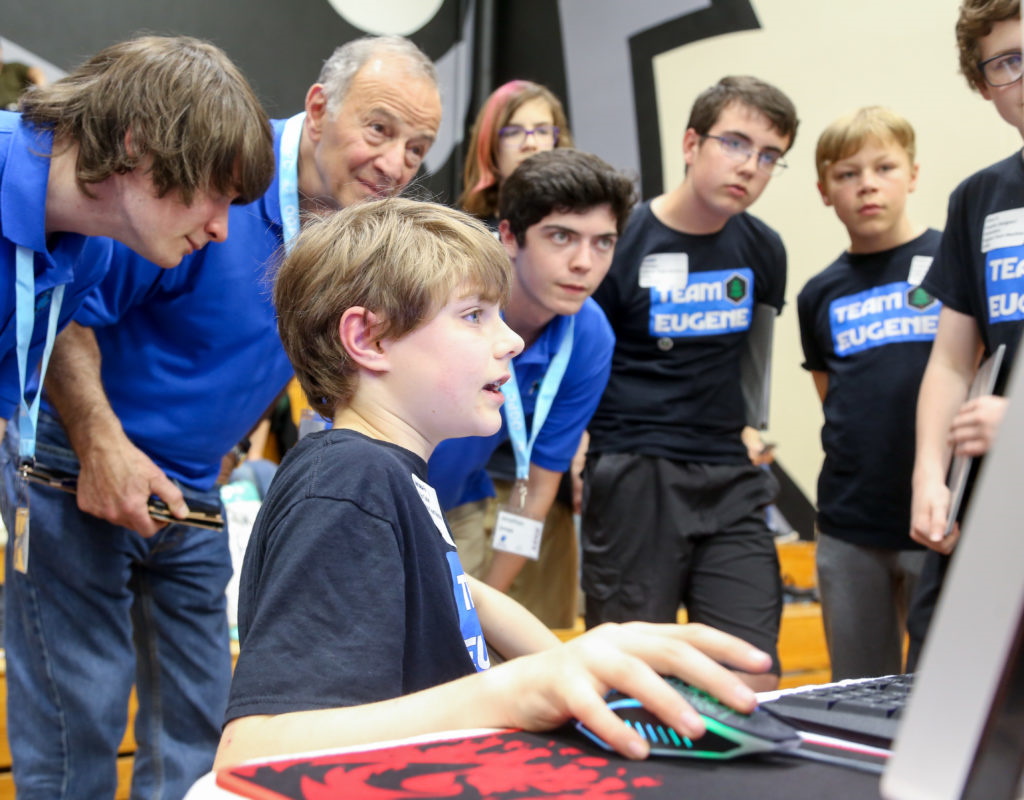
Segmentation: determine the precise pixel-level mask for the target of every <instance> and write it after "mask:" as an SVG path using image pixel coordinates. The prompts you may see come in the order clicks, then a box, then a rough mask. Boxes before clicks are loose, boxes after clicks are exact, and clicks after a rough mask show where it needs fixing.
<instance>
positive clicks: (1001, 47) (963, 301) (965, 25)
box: [907, 0, 1024, 668]
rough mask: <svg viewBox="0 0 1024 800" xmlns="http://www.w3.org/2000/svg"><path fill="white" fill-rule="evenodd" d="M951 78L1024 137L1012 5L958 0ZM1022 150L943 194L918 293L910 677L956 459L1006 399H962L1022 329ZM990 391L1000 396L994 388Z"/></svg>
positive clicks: (933, 596)
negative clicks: (923, 321) (920, 345)
mask: <svg viewBox="0 0 1024 800" xmlns="http://www.w3.org/2000/svg"><path fill="white" fill-rule="evenodd" d="M956 38H957V47H958V49H959V53H960V71H961V73H963V75H964V77H965V78H966V79H967V83H968V85H969V86H970V87H971V89H973V90H976V91H977V92H979V93H980V94H981V96H982V97H984V98H985V99H986V100H991V101H992V103H993V105H995V107H996V111H998V112H999V116H1000V117H1002V118H1003V120H1004V121H1005V122H1007V123H1009V124H1010V125H1012V126H1013V127H1014V128H1016V129H1017V131H1018V132H1019V133H1020V134H1021V136H1022V137H1024V94H1022V89H1021V75H1022V74H1024V68H1022V62H1021V30H1020V2H1019V0H965V2H964V3H963V4H962V5H961V7H960V15H959V17H958V19H957V24H956ZM1022 198H1024V160H1022V151H1020V150H1018V151H1017V152H1016V153H1014V154H1013V155H1011V156H1010V157H1008V158H1005V159H1003V160H1002V161H997V162H996V163H995V164H993V165H991V166H990V167H986V168H985V169H983V170H980V171H979V172H976V173H975V174H974V175H972V176H971V177H969V178H967V179H966V180H965V181H964V182H963V183H961V184H960V185H959V186H958V187H957V188H956V189H955V190H954V191H953V194H952V195H950V198H949V211H948V213H947V215H946V230H945V232H944V233H943V236H942V242H941V244H940V245H939V250H938V252H937V253H936V256H935V265H934V267H933V268H932V269H931V270H930V271H929V273H928V277H927V279H926V280H925V283H924V288H925V289H926V290H927V291H928V292H930V293H931V294H933V295H934V296H935V297H937V298H939V299H940V300H941V301H942V303H943V308H942V313H941V315H940V316H939V330H938V333H936V335H935V345H934V347H933V348H932V353H931V358H930V359H929V361H928V366H927V368H926V369H925V373H924V378H923V379H922V381H921V390H920V393H919V395H918V404H917V448H916V454H915V458H914V477H913V505H912V509H911V523H910V535H911V536H912V537H913V539H914V540H915V541H918V542H920V543H921V544H923V545H925V546H927V547H929V548H931V549H932V550H933V551H935V554H934V555H932V554H929V556H928V560H927V563H926V564H925V567H924V572H923V573H922V579H921V583H920V585H919V586H918V591H917V596H916V597H915V600H914V605H913V608H912V609H911V617H910V620H909V621H908V628H909V630H910V651H909V653H908V657H907V659H908V668H912V667H913V665H914V664H916V660H917V656H918V654H919V652H920V649H921V646H922V643H923V641H924V636H925V633H926V631H927V627H928V623H929V621H930V619H931V613H932V610H933V609H934V606H935V603H936V602H937V599H938V595H939V591H940V589H941V586H942V580H943V576H944V574H945V569H946V564H947V561H946V560H945V558H944V556H946V555H948V554H949V553H951V552H952V550H953V548H954V547H955V545H956V540H957V538H958V536H959V532H960V531H959V525H954V527H953V530H952V532H951V533H950V534H949V535H948V536H947V535H946V527H947V525H946V521H947V517H948V515H949V503H950V493H949V489H948V488H947V486H946V472H947V468H948V466H949V463H950V459H951V457H952V455H953V454H956V455H963V456H980V455H983V454H984V453H985V452H987V451H988V449H989V447H991V445H992V442H993V440H994V439H995V436H996V432H997V430H998V428H999V424H1000V422H1001V421H1002V417H1003V414H1004V412H1005V407H1006V400H1005V399H1004V398H1003V397H1000V396H997V395H983V396H981V397H976V398H973V399H970V400H968V399H967V395H968V390H969V388H970V385H971V382H972V381H973V379H974V376H975V372H976V370H977V366H978V364H979V363H980V361H981V360H982V359H983V358H986V357H988V356H989V355H991V354H992V353H994V352H995V351H996V350H997V349H998V348H999V345H1001V344H1005V345H1006V354H1005V358H1004V368H1003V370H1002V378H1001V379H1000V384H1001V383H1003V382H1005V376H1006V374H1007V373H1008V371H1009V370H1008V369H1007V366H1006V365H1012V364H1013V362H1014V356H1015V353H1016V350H1017V346H1018V343H1019V341H1020V333H1021V322H1022V320H1024V306H1022V304H1021V298H1022V297H1024V270H1021V269H1020V268H1019V265H1020V263H1021V261H1022V260H1024V200H1022ZM996 389H997V391H1000V386H999V385H997V387H996Z"/></svg>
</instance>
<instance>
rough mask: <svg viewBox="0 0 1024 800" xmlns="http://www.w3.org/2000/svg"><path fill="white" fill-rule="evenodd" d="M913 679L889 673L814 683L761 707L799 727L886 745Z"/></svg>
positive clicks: (888, 742)
mask: <svg viewBox="0 0 1024 800" xmlns="http://www.w3.org/2000/svg"><path fill="white" fill-rule="evenodd" d="M913 681H914V676H913V675H886V676H885V677H882V678H870V679H868V680H865V681H856V682H850V683H834V684H828V685H827V686H815V687H813V688H811V689H806V690H801V691H799V692H793V693H792V694H784V695H782V696H781V697H779V698H777V699H775V700H769V701H768V702H765V703H761V708H764V709H766V710H767V711H771V712H772V713H773V714H775V715H776V716H779V717H782V719H784V720H786V721H787V722H789V723H790V724H791V725H793V726H795V727H797V728H799V729H800V730H805V731H814V732H817V733H826V734H830V735H832V736H837V737H838V738H840V739H852V740H855V741H863V742H867V743H869V744H878V745H882V746H886V747H887V746H889V744H891V743H892V740H893V739H895V738H896V729H897V728H898V727H899V724H900V718H901V716H902V713H903V707H904V705H906V702H907V696H908V695H909V694H910V689H911V686H912V684H913Z"/></svg>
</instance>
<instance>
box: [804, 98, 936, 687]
mask: <svg viewBox="0 0 1024 800" xmlns="http://www.w3.org/2000/svg"><path fill="white" fill-rule="evenodd" d="M914 138H915V137H914V129H913V128H912V127H911V125H910V123H909V122H907V120H905V119H904V118H903V117H901V116H899V115H898V114H896V113H894V112H892V111H890V110H889V109H886V108H881V107H878V106H873V107H870V108H861V109H859V110H857V111H855V112H854V113H852V114H848V115H846V116H844V117H841V118H839V119H837V120H836V121H835V122H833V123H832V124H831V125H829V126H828V127H827V128H826V129H825V130H824V131H823V132H822V134H821V136H820V137H819V139H818V145H817V149H816V152H815V165H816V167H817V170H818V191H819V192H820V193H821V198H822V200H823V201H824V203H825V205H826V206H830V207H831V208H833V209H834V210H835V212H836V215H837V216H838V217H839V220H840V222H842V223H843V225H844V226H845V227H846V231H847V233H848V234H849V237H850V244H849V247H848V248H847V249H846V250H845V251H844V252H843V253H842V254H841V255H840V256H839V258H837V259H836V260H835V261H834V262H832V264H830V265H829V266H828V267H827V268H826V269H825V270H824V271H822V272H821V273H819V274H818V275H816V276H815V277H813V278H811V279H810V280H809V281H808V282H807V285H806V286H804V288H803V290H802V291H801V292H800V295H799V297H798V298H797V310H798V312H799V317H800V335H801V340H802V342H803V349H804V358H805V361H804V364H803V366H804V368H805V369H807V370H809V371H810V372H811V375H812V376H813V378H814V384H815V387H816V388H817V390H818V395H819V396H820V398H821V402H822V405H823V407H824V411H825V425H824V427H823V428H822V432H821V442H822V446H823V447H824V450H825V462H824V464H823V466H822V469H821V474H820V475H819V477H818V544H817V568H818V586H819V589H820V591H821V604H822V617H823V621H824V624H825V638H826V641H827V643H828V650H829V658H830V661H831V664H832V679H833V680H842V679H845V678H861V677H868V676H875V675H892V674H895V673H898V672H900V671H902V669H903V639H904V633H905V630H904V626H905V622H906V618H907V608H908V605H909V603H910V597H911V594H912V592H913V589H914V584H915V582H916V580H917V577H918V575H920V572H921V566H922V563H923V561H924V552H925V551H924V550H923V548H922V547H921V546H920V545H918V544H915V543H914V542H913V541H911V540H910V538H909V537H908V536H907V528H908V527H909V525H910V475H911V472H912V470H913V464H914V409H915V406H916V402H917V389H918V385H919V384H920V382H921V375H922V374H923V372H924V368H925V364H926V363H927V362H928V354H929V352H930V350H931V345H932V340H933V339H934V338H935V331H936V329H937V327H938V320H939V308H940V304H939V303H938V301H937V300H935V298H933V297H932V296H931V295H929V294H928V293H927V292H926V291H925V290H924V289H922V288H921V287H920V284H921V281H922V280H923V279H924V276H925V274H926V273H927V271H928V268H929V267H930V265H931V263H932V258H933V256H934V254H935V250H936V248H937V247H938V244H939V238H940V237H941V234H940V233H939V232H938V231H935V230H929V229H927V228H925V226H923V225H918V224H917V223H915V222H913V221H912V220H911V218H910V216H909V214H908V211H907V199H908V197H909V195H910V193H911V192H913V191H914V188H915V187H916V184H917V173H918V165H917V164H916V163H915V162H914V155H915V141H914Z"/></svg>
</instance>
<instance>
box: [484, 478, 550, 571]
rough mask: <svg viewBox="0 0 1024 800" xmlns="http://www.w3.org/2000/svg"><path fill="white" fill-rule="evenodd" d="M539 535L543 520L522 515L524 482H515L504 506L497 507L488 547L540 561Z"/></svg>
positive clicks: (524, 504)
mask: <svg viewBox="0 0 1024 800" xmlns="http://www.w3.org/2000/svg"><path fill="white" fill-rule="evenodd" d="M543 534H544V520H542V519H534V518H533V517H530V516H528V515H527V513H526V481H525V480H522V479H520V480H517V481H516V482H515V485H514V486H513V487H512V493H511V494H510V495H509V498H508V503H504V504H502V505H500V506H498V517H497V520H496V521H495V523H494V536H493V537H492V538H491V547H493V548H494V549H495V550H501V551H503V552H505V553H513V554H514V555H517V556H526V558H529V559H532V560H533V561H536V560H537V559H538V558H539V557H540V541H541V537H542V536H543Z"/></svg>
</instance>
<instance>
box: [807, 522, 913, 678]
mask: <svg viewBox="0 0 1024 800" xmlns="http://www.w3.org/2000/svg"><path fill="white" fill-rule="evenodd" d="M924 557H925V551H924V550H883V549H880V548H873V547H862V546H861V545H856V544H850V543H849V542H846V541H843V540H842V539H837V538H835V537H833V536H828V535H826V534H819V535H818V546H817V556H816V560H817V566H818V589H819V590H820V592H821V610H822V619H823V621H824V623H825V639H826V641H827V643H828V653H829V658H830V659H831V662H832V680H834V681H838V680H843V679H845V678H865V677H873V676H875V675H893V674H896V673H899V672H902V671H903V638H904V634H905V632H906V622H907V608H908V606H909V604H910V597H911V595H912V594H913V591H914V584H915V583H916V582H917V579H918V576H920V574H921V567H922V565H923V563H924Z"/></svg>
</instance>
